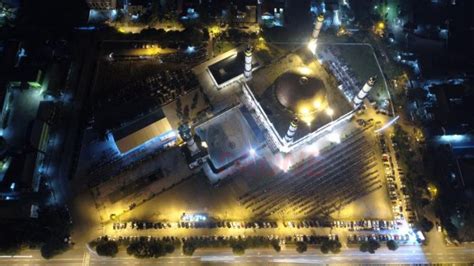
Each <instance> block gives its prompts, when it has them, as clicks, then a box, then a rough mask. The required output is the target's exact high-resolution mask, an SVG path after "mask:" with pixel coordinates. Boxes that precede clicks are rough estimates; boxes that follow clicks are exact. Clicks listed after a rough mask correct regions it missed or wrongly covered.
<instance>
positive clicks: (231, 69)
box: [208, 51, 258, 86]
mask: <svg viewBox="0 0 474 266" xmlns="http://www.w3.org/2000/svg"><path fill="white" fill-rule="evenodd" d="M244 65H245V55H244V52H242V51H240V52H237V53H236V54H233V55H230V56H228V57H226V58H224V59H222V60H220V61H218V62H217V63H214V64H212V65H210V66H208V69H209V71H210V72H211V75H212V77H213V78H214V80H215V81H216V83H217V85H218V86H220V85H222V84H224V83H225V82H227V81H229V80H231V79H233V78H235V77H237V76H239V75H241V74H243V73H244ZM257 65H258V63H256V61H255V60H254V61H253V62H252V68H255V67H256V66H257Z"/></svg>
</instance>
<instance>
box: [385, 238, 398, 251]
mask: <svg viewBox="0 0 474 266" xmlns="http://www.w3.org/2000/svg"><path fill="white" fill-rule="evenodd" d="M387 248H388V249H390V250H393V251H395V250H397V249H398V243H397V242H396V241H395V240H393V239H392V240H389V241H387Z"/></svg>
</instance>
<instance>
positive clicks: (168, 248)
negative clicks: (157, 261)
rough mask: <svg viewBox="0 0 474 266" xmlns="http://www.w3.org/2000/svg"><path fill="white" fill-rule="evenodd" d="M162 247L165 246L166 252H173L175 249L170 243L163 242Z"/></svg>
mask: <svg viewBox="0 0 474 266" xmlns="http://www.w3.org/2000/svg"><path fill="white" fill-rule="evenodd" d="M164 248H165V252H166V253H168V254H171V253H173V252H174V249H175V248H174V246H173V245H172V244H170V243H167V244H165V246H164Z"/></svg>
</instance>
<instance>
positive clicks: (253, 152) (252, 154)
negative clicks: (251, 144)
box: [249, 148, 257, 157]
mask: <svg viewBox="0 0 474 266" xmlns="http://www.w3.org/2000/svg"><path fill="white" fill-rule="evenodd" d="M249 153H250V155H251V156H252V157H253V156H255V154H257V151H255V149H254V148H250V150H249Z"/></svg>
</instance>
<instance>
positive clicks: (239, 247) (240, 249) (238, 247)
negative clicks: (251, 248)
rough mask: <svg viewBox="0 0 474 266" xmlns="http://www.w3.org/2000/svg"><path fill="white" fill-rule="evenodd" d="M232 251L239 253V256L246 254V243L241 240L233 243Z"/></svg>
mask: <svg viewBox="0 0 474 266" xmlns="http://www.w3.org/2000/svg"><path fill="white" fill-rule="evenodd" d="M232 253H234V255H238V256H241V255H244V254H245V245H244V244H243V243H241V242H237V243H235V244H233V245H232Z"/></svg>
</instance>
